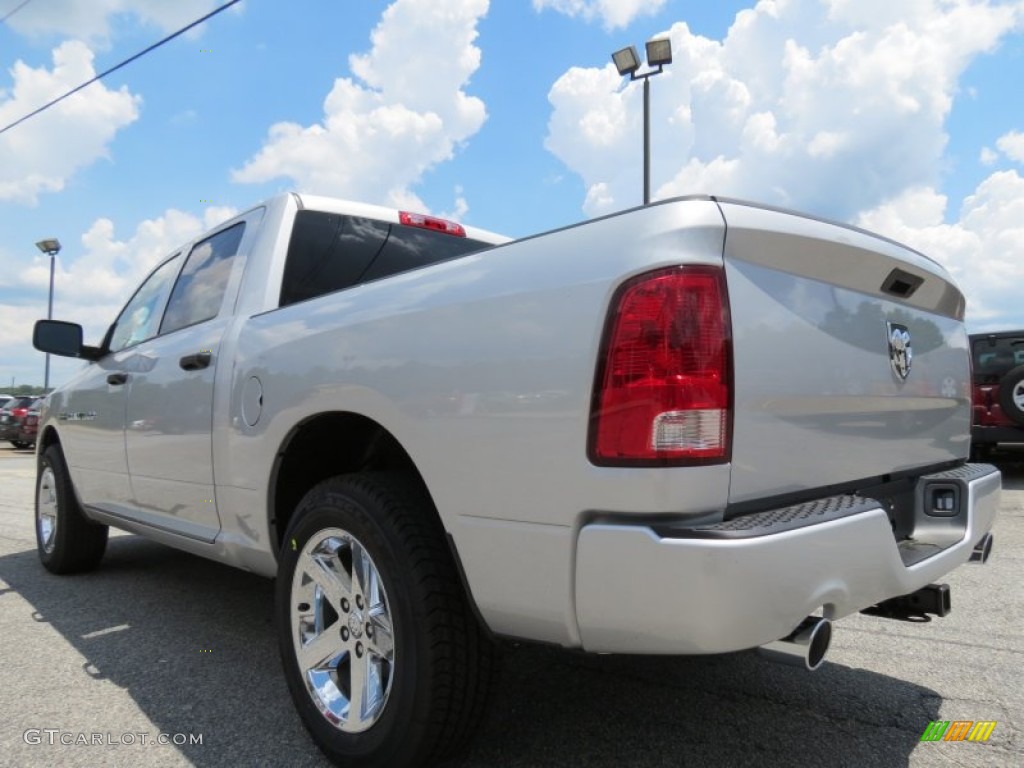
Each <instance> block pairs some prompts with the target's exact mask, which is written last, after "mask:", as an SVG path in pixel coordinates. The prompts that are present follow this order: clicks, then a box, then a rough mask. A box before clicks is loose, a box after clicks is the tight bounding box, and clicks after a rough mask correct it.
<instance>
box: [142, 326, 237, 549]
mask: <svg viewBox="0 0 1024 768" xmlns="http://www.w3.org/2000/svg"><path fill="white" fill-rule="evenodd" d="M226 324H227V320H226V319H217V320H211V321H209V322H206V323H201V324H200V325H197V326H193V327H191V328H185V329H182V330H180V331H178V332H176V333H172V334H170V335H168V336H160V337H157V338H156V339H151V340H150V341H148V342H146V343H145V344H142V345H140V347H141V348H142V349H141V350H140V352H141V355H142V356H144V357H145V359H146V363H147V365H146V368H147V370H145V372H136V373H133V374H132V379H131V389H130V392H129V395H128V406H127V429H126V438H125V442H126V446H127V452H128V469H129V471H130V473H131V484H132V490H133V492H134V497H135V505H136V506H137V507H138V508H139V510H140V513H142V517H145V518H146V519H147V520H151V521H153V522H154V523H155V522H159V523H160V527H164V528H168V529H170V530H175V531H178V532H180V533H182V534H183V535H188V536H193V537H198V538H202V539H206V540H210V541H212V540H213V538H214V537H215V536H216V535H217V532H218V531H219V530H220V520H219V518H218V516H217V505H216V501H215V496H214V487H213V480H214V478H213V454H212V439H211V433H212V428H213V386H214V379H215V374H216V370H217V347H218V345H219V343H220V338H221V336H222V335H223V333H224V328H225V326H226ZM203 353H207V354H209V363H208V364H207V365H206V366H205V367H198V368H197V367H195V363H194V362H193V361H192V360H190V358H194V356H199V355H202V354H203ZM183 358H184V359H186V363H185V365H186V366H187V367H190V368H191V370H185V368H183V367H182V359H183ZM140 519H141V517H140Z"/></svg>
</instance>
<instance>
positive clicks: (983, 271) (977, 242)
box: [856, 171, 1024, 331]
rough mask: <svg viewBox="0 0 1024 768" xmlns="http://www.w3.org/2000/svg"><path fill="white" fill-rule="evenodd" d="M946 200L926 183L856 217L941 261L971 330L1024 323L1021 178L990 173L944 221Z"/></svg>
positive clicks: (1023, 180) (1023, 187)
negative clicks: (956, 289)
mask: <svg viewBox="0 0 1024 768" xmlns="http://www.w3.org/2000/svg"><path fill="white" fill-rule="evenodd" d="M947 208H948V201H947V198H946V197H945V196H944V195H941V194H939V193H938V192H936V191H935V190H934V189H932V188H930V187H915V188H911V189H908V190H906V191H904V192H902V193H901V194H899V195H898V196H897V197H895V198H893V199H892V200H890V201H888V202H886V203H884V204H882V205H879V206H878V207H876V208H874V209H873V210H870V211H866V212H864V213H862V214H861V215H860V216H859V217H858V218H857V221H856V223H857V224H858V225H860V226H862V227H865V228H867V229H870V230H872V231H875V232H878V233H880V234H884V235H887V236H889V237H892V238H894V239H896V240H898V241H900V242H903V243H906V244H907V245H909V246H911V247H913V248H916V249H918V250H920V251H921V252H922V253H925V254H927V255H929V256H931V257H932V258H934V259H935V260H936V261H938V262H940V263H941V264H942V265H943V266H945V267H946V268H947V269H948V270H949V271H950V273H951V274H952V275H953V277H954V278H955V279H956V281H957V283H958V284H959V285H960V288H961V289H962V290H963V291H964V293H965V295H966V296H967V322H968V327H969V328H970V330H971V331H983V330H995V329H1005V328H1008V327H1020V326H1021V325H1022V324H1024V308H1022V304H1021V299H1020V290H1021V286H1022V285H1024V178H1022V177H1021V176H1020V175H1019V174H1018V173H1017V172H1016V171H999V172H996V173H993V174H992V175H991V176H989V177H988V178H987V179H985V180H984V181H982V183H981V184H979V185H978V188H977V189H976V190H975V192H974V194H972V195H971V196H969V197H968V198H967V199H966V200H964V201H963V205H962V206H961V208H960V211H959V214H958V215H957V216H956V221H954V222H953V223H950V224H947V223H945V219H946V214H947Z"/></svg>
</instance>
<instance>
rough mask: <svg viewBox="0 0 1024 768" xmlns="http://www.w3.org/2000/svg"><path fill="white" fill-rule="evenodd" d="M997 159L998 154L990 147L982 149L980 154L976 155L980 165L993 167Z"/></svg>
mask: <svg viewBox="0 0 1024 768" xmlns="http://www.w3.org/2000/svg"><path fill="white" fill-rule="evenodd" d="M998 159H999V153H998V152H994V151H993V150H992V149H991V148H990V147H982V148H981V154H979V155H978V162H979V163H981V164H982V165H995V164H996V160H998Z"/></svg>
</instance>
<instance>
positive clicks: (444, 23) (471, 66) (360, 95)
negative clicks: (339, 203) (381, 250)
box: [233, 0, 489, 210]
mask: <svg viewBox="0 0 1024 768" xmlns="http://www.w3.org/2000/svg"><path fill="white" fill-rule="evenodd" d="M488 6H489V1H488V0H435V1H434V2H430V3H424V2H420V1H419V0H396V1H395V2H394V3H392V4H391V5H390V6H389V7H388V8H387V10H385V11H384V14H383V16H382V18H381V20H380V22H379V23H378V25H377V27H376V28H375V29H374V31H373V34H372V42H373V47H372V49H371V51H370V52H369V53H368V54H364V55H358V56H351V57H350V58H349V64H350V66H351V68H352V72H353V73H354V74H355V78H354V79H352V78H339V79H337V80H335V82H334V87H333V88H332V89H331V92H330V93H329V94H328V95H327V98H326V100H325V101H324V119H323V121H322V122H320V123H317V124H315V125H311V126H308V127H303V126H301V125H298V124H297V123H277V124H276V125H273V126H271V128H270V132H269V136H268V137H267V140H266V143H265V144H264V146H263V148H262V149H261V150H260V151H259V152H258V153H257V154H256V155H255V156H254V157H252V158H251V159H250V160H249V161H248V163H246V165H245V166H244V167H243V168H241V169H240V170H237V171H235V172H234V173H233V178H234V180H235V181H241V182H262V181H268V180H270V179H275V178H279V177H288V178H291V179H292V180H293V181H294V182H295V184H296V185H297V186H298V187H299V188H301V189H303V190H304V191H307V192H315V193H324V194H332V195H338V196H341V197H351V198H356V199H358V200H363V201H366V202H378V203H386V204H390V205H393V206H396V207H401V206H409V207H415V208H417V209H420V210H423V209H424V208H425V206H424V205H423V203H422V202H421V201H419V200H418V198H417V197H416V195H415V194H414V193H413V191H412V187H413V186H414V185H415V184H416V183H417V182H418V181H419V180H420V179H421V178H422V177H423V175H424V173H426V172H427V171H428V170H429V169H431V168H433V167H434V166H436V165H437V164H438V163H441V162H444V161H445V160H448V159H450V158H451V157H452V156H453V154H454V152H455V150H456V148H457V147H458V145H459V144H460V143H461V142H464V141H466V140H467V139H468V138H469V137H471V136H472V135H473V134H475V133H476V132H477V131H478V130H479V129H480V127H481V126H482V125H483V123H484V120H485V119H486V117H487V113H486V109H485V107H484V103H483V102H482V101H481V100H480V99H478V98H475V97H473V96H469V95H467V93H466V91H465V90H464V89H465V87H466V85H467V83H468V82H469V79H470V77H471V76H472V75H473V73H474V72H476V70H477V68H478V67H479V66H480V49H479V48H477V47H476V46H475V45H474V44H473V41H474V40H475V39H476V37H477V23H478V22H479V21H480V19H481V18H483V17H484V16H485V15H486V14H487V10H488Z"/></svg>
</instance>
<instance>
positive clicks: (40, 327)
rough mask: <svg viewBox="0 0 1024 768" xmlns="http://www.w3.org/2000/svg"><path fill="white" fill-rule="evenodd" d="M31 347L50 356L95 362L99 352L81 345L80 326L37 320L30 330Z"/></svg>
mask: <svg viewBox="0 0 1024 768" xmlns="http://www.w3.org/2000/svg"><path fill="white" fill-rule="evenodd" d="M32 346H33V347H35V348H36V349H38V350H39V351H40V352H48V353H50V354H51V355H60V356H61V357H81V358H84V359H86V360H96V359H97V358H98V355H97V352H99V350H97V349H96V348H95V347H88V346H85V345H84V344H82V326H80V325H79V324H78V323H67V322H65V321H63V320H37V321H36V325H35V328H33V329H32Z"/></svg>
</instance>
